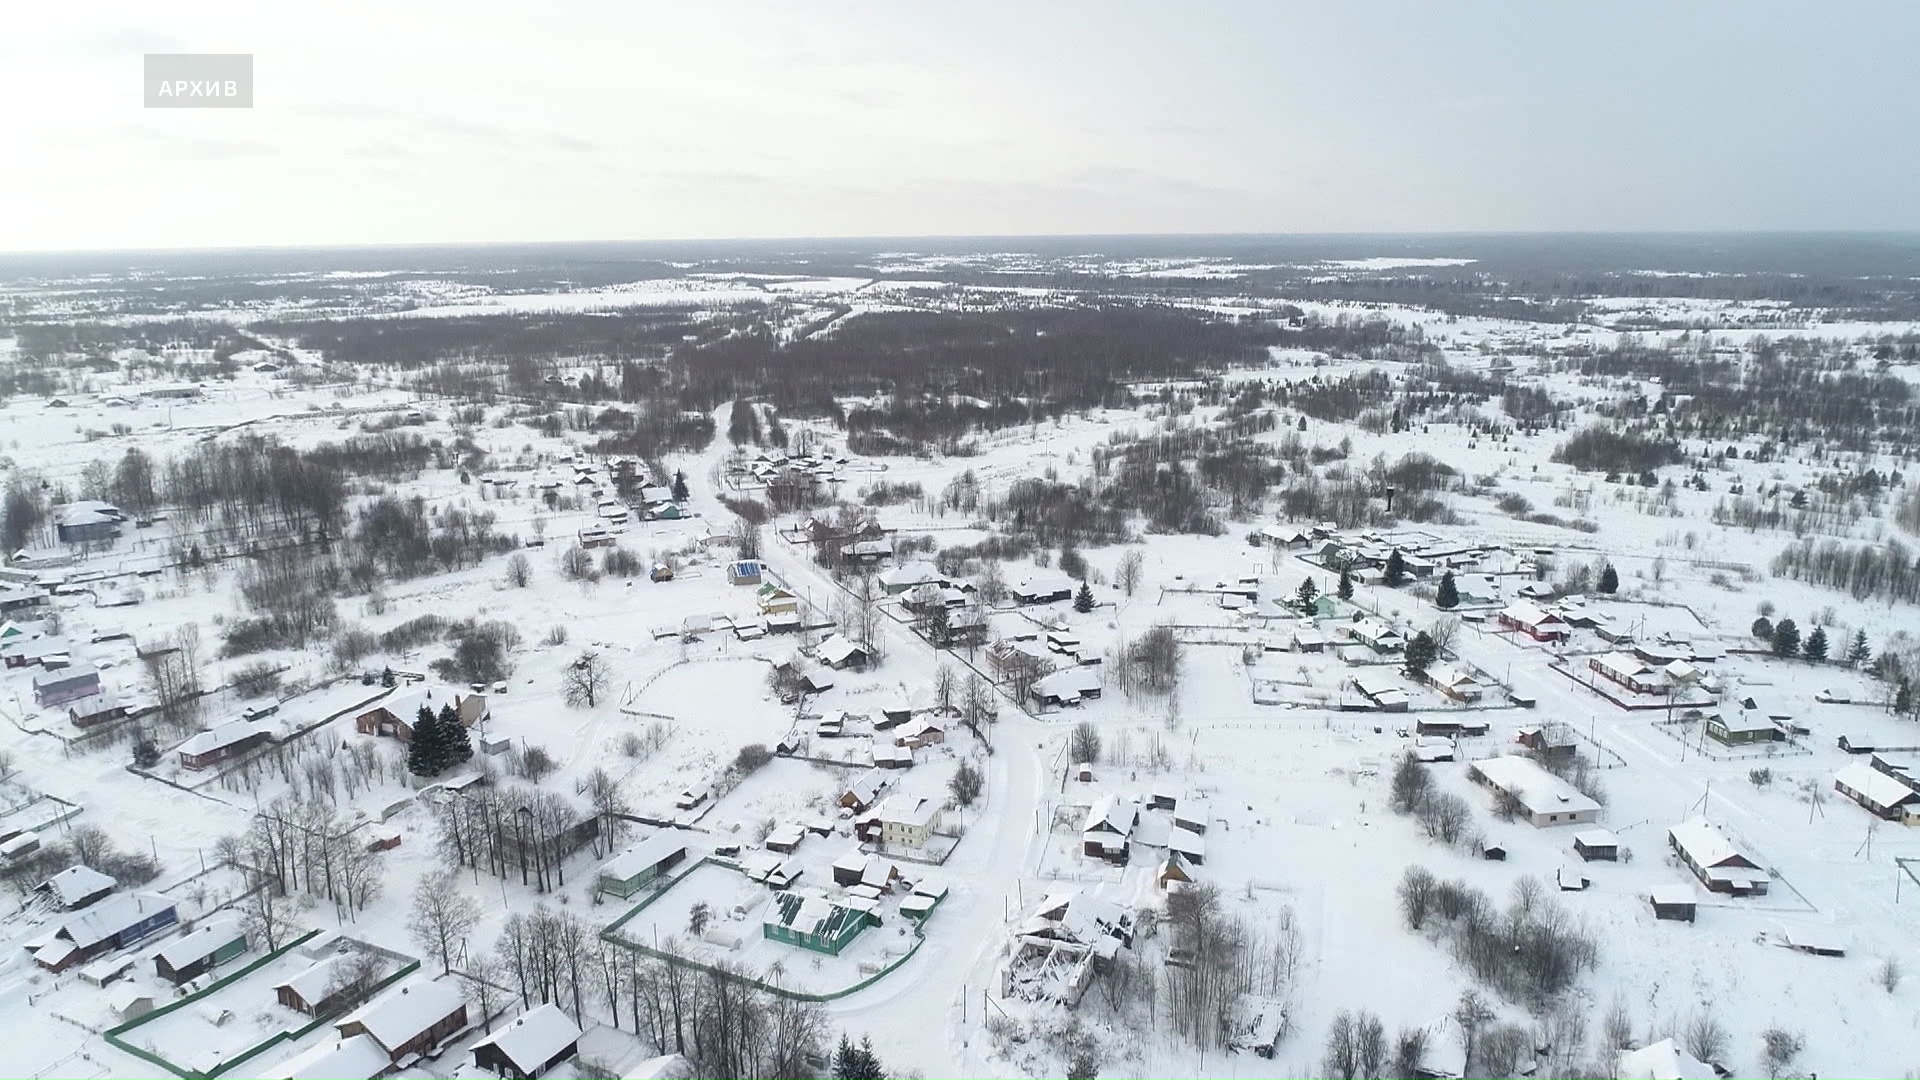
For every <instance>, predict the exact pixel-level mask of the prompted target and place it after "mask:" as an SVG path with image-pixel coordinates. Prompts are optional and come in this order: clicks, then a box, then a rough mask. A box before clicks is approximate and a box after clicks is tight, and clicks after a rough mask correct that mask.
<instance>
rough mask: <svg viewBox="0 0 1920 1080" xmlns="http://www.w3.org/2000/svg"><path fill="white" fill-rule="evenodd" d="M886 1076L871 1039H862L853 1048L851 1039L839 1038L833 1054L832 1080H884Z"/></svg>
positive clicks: (844, 1036) (843, 1036)
mask: <svg viewBox="0 0 1920 1080" xmlns="http://www.w3.org/2000/svg"><path fill="white" fill-rule="evenodd" d="M886 1075H887V1073H886V1070H885V1069H883V1068H881V1067H880V1058H879V1056H878V1055H876V1054H875V1053H874V1052H873V1040H872V1039H871V1038H862V1039H861V1040H860V1045H858V1046H855V1045H854V1044H853V1040H852V1039H849V1038H847V1036H846V1035H844V1034H843V1035H841V1036H840V1046H839V1047H838V1048H837V1049H835V1050H834V1052H833V1078H834V1080H886Z"/></svg>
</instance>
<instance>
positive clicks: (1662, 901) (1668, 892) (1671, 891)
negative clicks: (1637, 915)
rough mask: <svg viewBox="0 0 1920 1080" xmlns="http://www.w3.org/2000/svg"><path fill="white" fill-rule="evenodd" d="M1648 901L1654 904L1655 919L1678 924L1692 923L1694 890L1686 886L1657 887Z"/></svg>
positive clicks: (1649, 894)
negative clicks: (1668, 920) (1669, 920)
mask: <svg viewBox="0 0 1920 1080" xmlns="http://www.w3.org/2000/svg"><path fill="white" fill-rule="evenodd" d="M1647 899H1648V900H1649V901H1651V902H1652V904H1653V917H1654V918H1656V919H1672V920H1674V921H1676V922H1692V921H1693V914H1694V905H1695V900H1694V895H1693V890H1692V889H1690V888H1688V887H1686V886H1685V885H1655V886H1654V887H1653V889H1652V891H1651V892H1650V893H1648V895H1647Z"/></svg>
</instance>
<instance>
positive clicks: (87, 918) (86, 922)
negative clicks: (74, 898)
mask: <svg viewBox="0 0 1920 1080" xmlns="http://www.w3.org/2000/svg"><path fill="white" fill-rule="evenodd" d="M173 906H174V902H173V901H172V900H170V899H168V898H166V897H164V896H161V895H160V894H159V893H150V892H141V893H121V894H120V895H118V896H109V897H107V898H106V899H105V900H102V901H100V902H99V903H97V904H95V905H93V906H92V907H90V908H88V909H87V910H85V911H83V912H81V913H80V914H78V915H75V916H74V917H73V918H71V919H68V920H67V923H66V925H65V926H63V927H61V930H60V932H61V933H62V934H63V935H65V937H66V938H67V939H68V940H70V941H72V942H73V943H74V945H76V946H78V947H79V948H82V949H84V948H87V947H89V946H93V945H98V944H99V943H100V942H102V941H105V940H107V939H108V938H110V937H113V936H114V935H116V934H118V933H120V931H122V930H125V929H126V928H127V927H129V926H132V925H134V924H135V923H138V922H141V921H142V920H145V919H150V918H152V917H153V916H154V915H156V914H158V913H159V912H162V911H165V910H167V909H168V908H171V907H173Z"/></svg>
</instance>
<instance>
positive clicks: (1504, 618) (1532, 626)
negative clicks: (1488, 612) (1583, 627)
mask: <svg viewBox="0 0 1920 1080" xmlns="http://www.w3.org/2000/svg"><path fill="white" fill-rule="evenodd" d="M1497 621H1498V622H1499V624H1500V627H1501V629H1504V630H1512V631H1515V632H1516V633H1521V634H1525V635H1527V636H1528V637H1530V638H1532V639H1533V640H1535V641H1565V640H1567V636H1568V634H1569V633H1570V632H1571V631H1569V630H1568V629H1567V622H1566V620H1565V619H1562V618H1561V617H1560V616H1558V615H1555V614H1554V613H1553V612H1551V611H1548V610H1546V609H1545V608H1543V607H1541V606H1540V605H1538V604H1536V603H1534V602H1533V601H1531V600H1516V601H1514V602H1513V603H1511V604H1508V605H1507V606H1506V607H1504V608H1502V609H1501V610H1500V614H1499V615H1498V616H1497Z"/></svg>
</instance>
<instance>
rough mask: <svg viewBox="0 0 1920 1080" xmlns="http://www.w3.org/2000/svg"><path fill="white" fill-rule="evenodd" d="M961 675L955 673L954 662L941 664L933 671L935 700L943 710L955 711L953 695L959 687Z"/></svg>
mask: <svg viewBox="0 0 1920 1080" xmlns="http://www.w3.org/2000/svg"><path fill="white" fill-rule="evenodd" d="M959 686H960V677H959V676H958V675H957V674H955V673H954V670H953V665H952V664H941V665H940V666H939V667H938V668H936V669H935V670H934V673H933V700H934V704H936V705H938V706H939V707H940V711H941V712H951V711H953V695H954V692H955V691H956V690H957V689H959Z"/></svg>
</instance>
